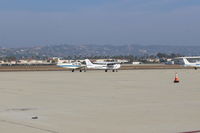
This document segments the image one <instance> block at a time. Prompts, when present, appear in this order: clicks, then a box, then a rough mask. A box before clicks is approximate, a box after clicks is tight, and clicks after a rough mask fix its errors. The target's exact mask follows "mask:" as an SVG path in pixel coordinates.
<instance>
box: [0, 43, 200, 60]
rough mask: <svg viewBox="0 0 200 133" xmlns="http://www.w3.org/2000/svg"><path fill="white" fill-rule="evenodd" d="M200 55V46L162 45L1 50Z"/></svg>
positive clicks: (5, 52)
mask: <svg viewBox="0 0 200 133" xmlns="http://www.w3.org/2000/svg"><path fill="white" fill-rule="evenodd" d="M159 52H160V53H166V54H171V53H178V54H182V55H187V56H190V55H200V46H166V45H165V46H161V45H146V46H145V45H53V46H37V47H31V48H0V57H6V56H15V57H19V58H21V57H24V58H27V57H67V56H117V55H134V56H142V55H146V54H148V55H156V54H157V53H159Z"/></svg>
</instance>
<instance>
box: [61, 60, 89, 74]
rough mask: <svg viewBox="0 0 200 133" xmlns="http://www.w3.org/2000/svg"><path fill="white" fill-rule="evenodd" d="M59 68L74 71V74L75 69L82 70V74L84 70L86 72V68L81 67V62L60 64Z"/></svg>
mask: <svg viewBox="0 0 200 133" xmlns="http://www.w3.org/2000/svg"><path fill="white" fill-rule="evenodd" d="M57 66H59V67H62V68H68V69H72V72H74V71H75V69H80V72H82V71H83V70H84V72H85V66H83V65H81V63H80V62H73V63H58V64H57Z"/></svg>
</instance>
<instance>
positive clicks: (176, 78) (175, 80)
mask: <svg viewBox="0 0 200 133" xmlns="http://www.w3.org/2000/svg"><path fill="white" fill-rule="evenodd" d="M179 82H180V80H179V78H178V74H177V73H176V74H175V79H174V83H179Z"/></svg>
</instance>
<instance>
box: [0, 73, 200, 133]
mask: <svg viewBox="0 0 200 133" xmlns="http://www.w3.org/2000/svg"><path fill="white" fill-rule="evenodd" d="M176 72H177V73H178V76H179V79H180V83H173V80H174V76H175V73H176ZM199 81H200V70H193V69H159V70H121V71H119V72H107V73H105V72H104V71H87V72H82V73H80V72H74V73H72V72H70V71H46V72H1V73H0V132H2V133H183V132H188V133H192V131H193V132H194V131H199V130H200V124H199V123H200V86H199Z"/></svg>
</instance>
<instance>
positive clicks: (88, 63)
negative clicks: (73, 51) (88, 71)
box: [85, 59, 93, 66]
mask: <svg viewBox="0 0 200 133" xmlns="http://www.w3.org/2000/svg"><path fill="white" fill-rule="evenodd" d="M85 63H86V65H87V66H92V65H93V64H92V62H91V61H90V60H89V59H85Z"/></svg>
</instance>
